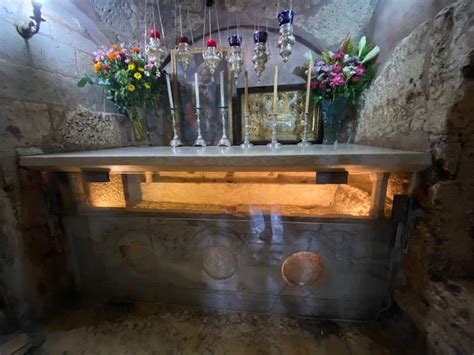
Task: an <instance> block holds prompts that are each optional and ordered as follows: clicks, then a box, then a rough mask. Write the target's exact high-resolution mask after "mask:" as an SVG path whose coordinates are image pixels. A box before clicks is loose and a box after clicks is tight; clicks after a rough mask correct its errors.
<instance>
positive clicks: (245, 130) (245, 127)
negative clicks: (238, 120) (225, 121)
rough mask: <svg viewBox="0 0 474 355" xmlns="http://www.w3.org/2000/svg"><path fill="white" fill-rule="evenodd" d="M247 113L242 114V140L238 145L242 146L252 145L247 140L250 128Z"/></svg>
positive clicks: (248, 146)
mask: <svg viewBox="0 0 474 355" xmlns="http://www.w3.org/2000/svg"><path fill="white" fill-rule="evenodd" d="M249 116H250V115H249V114H248V113H245V114H244V141H243V142H242V144H241V145H240V146H241V147H242V148H250V147H251V146H253V144H252V143H250V141H249V130H250V124H249Z"/></svg>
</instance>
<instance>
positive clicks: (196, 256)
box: [20, 145, 429, 319]
mask: <svg viewBox="0 0 474 355" xmlns="http://www.w3.org/2000/svg"><path fill="white" fill-rule="evenodd" d="M170 157H172V159H169V158H170ZM190 161H192V164H191V163H190ZM20 164H22V165H23V166H25V167H28V168H34V169H40V170H46V171H52V172H53V171H55V172H57V171H59V172H64V173H67V175H64V174H63V175H62V178H60V179H58V181H59V188H60V190H61V191H62V209H61V220H62V224H63V226H64V230H65V233H66V235H67V240H68V245H67V249H68V260H69V265H70V268H71V270H73V272H74V275H75V282H76V286H77V288H78V290H79V291H80V292H81V293H82V294H84V295H86V296H89V297H93V298H99V299H112V300H117V301H133V300H145V301H154V302H164V303H175V304H187V305H195V306H203V307H211V308H221V309H234V310H249V311H260V312H269V313H282V314H299V315H316V316H320V317H327V318H344V319H370V318H375V317H376V316H377V315H378V313H379V312H380V311H381V310H382V309H383V308H384V307H385V306H387V304H388V302H389V301H388V299H389V295H390V289H391V285H392V278H393V275H394V274H395V272H396V270H397V268H398V260H399V253H400V252H401V238H402V236H403V232H404V224H405V222H406V221H405V220H404V219H403V213H400V210H401V209H403V204H400V203H396V205H397V206H398V207H396V209H397V211H395V212H397V213H393V215H394V216H397V217H392V218H390V217H389V216H390V214H391V211H392V207H393V204H394V199H395V200H397V198H395V197H394V195H395V194H400V193H406V191H404V190H406V185H407V184H408V182H409V180H410V178H409V177H408V178H407V179H405V180H406V181H405V184H403V183H398V185H397V184H395V183H394V181H398V182H399V181H401V180H400V179H390V178H389V176H390V172H401V171H405V172H407V173H413V172H416V171H417V170H420V169H422V168H423V167H425V166H427V165H428V164H429V159H428V155H427V154H424V153H415V152H404V151H395V150H389V149H379V148H372V147H364V146H352V145H340V146H338V147H334V146H331V147H324V146H314V147H310V148H306V149H304V150H302V149H299V148H297V147H294V146H284V147H282V148H281V149H279V150H277V151H271V150H270V149H267V148H266V147H255V148H252V149H250V150H247V151H244V150H241V149H240V148H239V147H234V148H231V149H228V150H222V149H219V148H216V147H209V148H205V149H203V148H181V149H178V150H172V149H171V148H166V147H161V148H157V147H153V148H127V149H112V150H104V151H96V152H94V151H92V152H83V153H69V154H54V155H37V156H27V157H22V158H21V161H20ZM196 170H197V171H196ZM53 174H54V173H53ZM408 176H409V175H408ZM402 180H403V179H402ZM317 182H318V183H317ZM387 187H388V189H387ZM387 191H388V193H387ZM399 199H400V198H398V200H399ZM405 200H406V199H405ZM400 206H401V207H400ZM398 216H402V217H398Z"/></svg>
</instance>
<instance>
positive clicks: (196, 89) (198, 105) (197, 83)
mask: <svg viewBox="0 0 474 355" xmlns="http://www.w3.org/2000/svg"><path fill="white" fill-rule="evenodd" d="M194 92H195V94H196V108H201V102H200V101H199V79H198V73H194Z"/></svg>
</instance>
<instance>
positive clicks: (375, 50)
mask: <svg viewBox="0 0 474 355" xmlns="http://www.w3.org/2000/svg"><path fill="white" fill-rule="evenodd" d="M379 52H380V48H379V46H375V47H374V48H372V50H371V51H370V52H369V53H367V55H366V56H365V58H364V59H363V60H362V63H366V62H368V61H369V60H371V59H373V58H375V57H376V56H377V54H379Z"/></svg>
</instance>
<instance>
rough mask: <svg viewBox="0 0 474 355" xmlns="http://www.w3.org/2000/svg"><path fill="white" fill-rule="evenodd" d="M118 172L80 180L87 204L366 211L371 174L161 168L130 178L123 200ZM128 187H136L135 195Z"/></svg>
mask: <svg viewBox="0 0 474 355" xmlns="http://www.w3.org/2000/svg"><path fill="white" fill-rule="evenodd" d="M123 181H124V180H123V179H122V177H121V176H120V175H110V182H107V183H84V184H85V186H86V189H85V190H86V191H87V195H88V198H87V200H88V202H89V205H90V206H91V207H97V208H103V207H113V208H124V207H126V208H128V209H134V210H149V211H153V210H155V211H163V212H167V211H169V212H196V213H231V214H242V215H248V214H253V213H257V212H258V213H260V212H263V213H277V214H280V215H282V216H361V217H365V216H369V213H370V208H371V194H370V191H371V186H372V179H371V177H370V174H358V175H350V176H349V181H348V184H325V185H317V184H315V175H314V173H281V172H267V173H262V172H250V173H247V172H239V173H224V172H195V173H184V172H164V173H160V174H154V175H153V176H147V178H146V180H145V179H143V181H146V182H140V179H130V180H126V179H125V181H128V182H127V183H126V184H128V185H127V186H126V187H127V189H128V191H129V193H128V195H129V200H128V201H127V203H126V202H125V197H124V196H125V193H124V185H123V184H124V183H123ZM130 191H135V192H136V193H135V195H133V194H131V193H130Z"/></svg>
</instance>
